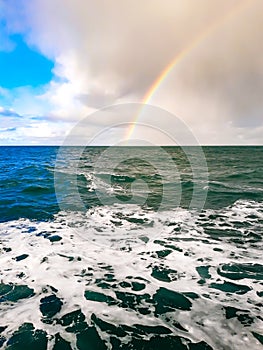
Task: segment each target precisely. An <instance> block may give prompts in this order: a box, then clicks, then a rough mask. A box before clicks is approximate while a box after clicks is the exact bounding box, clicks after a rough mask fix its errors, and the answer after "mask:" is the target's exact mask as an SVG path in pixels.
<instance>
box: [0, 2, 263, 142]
mask: <svg viewBox="0 0 263 350" xmlns="http://www.w3.org/2000/svg"><path fill="white" fill-rule="evenodd" d="M200 2H201V5H200V3H199V2H198V3H197V2H196V1H195V0H187V1H184V2H182V1H181V0H167V2H166V4H165V6H164V4H163V2H162V1H161V0H156V1H154V2H150V1H145V3H143V4H142V3H141V1H139V0H134V1H131V2H129V1H128V2H123V1H122V0H116V1H114V3H112V2H105V1H103V0H98V1H96V2H94V1H93V0H85V1H84V0H75V1H71V0H45V1H43V0H34V1H30V0H19V1H18V0H0V145H1V144H2V145H3V144H10V145H20V144H32V145H36V144H61V143H63V140H64V139H65V137H66V135H67V134H69V133H70V131H71V130H72V128H73V127H74V126H75V125H76V124H77V123H78V122H79V121H81V120H82V119H83V118H85V117H87V116H90V117H89V118H90V124H89V127H88V129H89V130H88V131H89V133H91V134H92V135H96V134H97V133H100V132H101V131H102V129H103V128H104V127H107V128H108V126H109V119H108V116H107V115H105V117H103V116H102V115H101V114H100V117H99V119H96V118H97V117H95V116H94V117H93V116H92V115H91V114H92V113H93V112H95V111H96V110H98V109H100V108H102V107H105V106H109V105H112V104H118V103H130V102H141V101H142V100H143V97H144V95H145V94H146V93H147V91H149V89H150V87H151V86H152V84H153V82H154V81H155V80H156V78H157V77H158V76H159V75H160V73H161V72H162V71H163V69H164V68H165V67H166V66H167V65H169V63H170V62H171V61H172V60H174V58H175V57H176V56H177V55H178V54H180V52H182V51H183V52H184V51H185V52H187V54H186V55H184V57H183V59H181V60H180V63H178V64H176V65H175V66H174V68H173V69H172V70H171V71H170V73H169V75H168V76H167V78H166V79H165V80H164V81H162V83H161V84H160V85H159V86H158V89H156V91H155V93H154V95H153V96H152V98H151V101H150V102H151V104H153V105H157V106H159V107H161V108H163V109H165V110H167V111H169V112H171V113H172V114H174V115H175V116H177V117H179V118H180V119H181V120H182V121H183V122H184V123H185V124H186V125H187V127H188V128H189V130H191V131H192V133H193V134H194V135H195V137H196V138H197V140H198V141H199V142H200V143H201V144H263V137H262V135H263V99H262V91H263V61H262V57H263V48H262V45H261V44H260V43H261V41H262V35H263V22H262V18H261V17H262V13H263V2H262V1H261V0H254V1H244V2H242V4H241V5H242V6H240V1H239V0H222V1H220V2H211V1H210V0H200ZM190 5H191V6H190ZM229 13H230V14H231V15H228V14H229ZM221 18H222V19H223V20H221ZM213 23H219V25H216V26H213ZM207 28H214V29H209V30H207ZM203 32H206V33H208V34H207V35H205V36H203V35H202V33H203ZM198 37H201V38H203V39H202V40H201V41H200V42H198V45H193V48H192V49H191V50H188V49H187V48H188V47H191V43H192V42H196V38H198ZM133 119H134V118H133ZM139 121H140V122H142V123H143V116H142V117H141V119H140V120H139ZM112 123H114V118H112ZM164 125H165V123H164ZM122 129H124V128H122ZM137 130H139V127H137V128H135V132H134V133H133V136H134V137H135V138H136V132H137ZM83 133H84V135H87V133H86V130H84V131H83ZM117 134H118V136H116V137H117V138H116V142H118V141H120V140H119V138H120V134H121V133H120V132H118V133H117ZM117 134H116V135H117ZM143 134H145V135H146V134H147V132H146V131H145V130H144V131H143V132H141V133H138V134H137V136H138V135H140V137H143V136H142V135H143ZM123 135H127V130H126V131H125V130H124V131H123ZM147 136H149V137H150V136H151V137H152V142H153V143H158V138H156V136H154V133H152V135H151V131H150V130H149V131H148V134H147ZM105 139H106V140H107V137H106V136H105ZM109 139H111V143H112V140H113V139H114V132H113V131H111V133H110V135H109Z"/></svg>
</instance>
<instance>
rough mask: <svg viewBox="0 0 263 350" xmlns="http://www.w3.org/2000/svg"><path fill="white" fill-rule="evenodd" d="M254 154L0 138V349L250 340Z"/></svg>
mask: <svg viewBox="0 0 263 350" xmlns="http://www.w3.org/2000/svg"><path fill="white" fill-rule="evenodd" d="M82 151H83V152H82ZM262 159H263V147H204V148H203V149H202V150H201V151H200V149H199V150H198V149H197V148H195V147H187V148H185V149H181V148H179V147H164V148H158V147H122V148H121V147H109V148H107V147H89V148H86V149H85V150H82V149H81V148H78V147H65V148H63V149H62V150H61V149H60V148H58V147H0V165H1V174H0V252H1V256H0V259H1V270H0V279H1V283H0V310H1V321H0V347H1V346H2V347H3V348H7V349H47V348H48V349H159V348H160V347H163V348H165V349H166V348H167V349H224V350H225V349H246V348H247V347H248V346H250V348H251V349H261V348H262V344H263V318H262V307H263V303H262V298H263V263H262V229H263V166H262Z"/></svg>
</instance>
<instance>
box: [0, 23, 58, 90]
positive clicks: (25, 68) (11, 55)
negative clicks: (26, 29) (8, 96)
mask: <svg viewBox="0 0 263 350" xmlns="http://www.w3.org/2000/svg"><path fill="white" fill-rule="evenodd" d="M2 26H3V24H2ZM0 30H3V28H1V27H0ZM9 42H10V44H11V45H10V44H9V45H10V47H9V48H8V49H7V50H4V49H2V51H0V67H1V76H0V86H1V87H2V88H6V89H10V90H11V89H14V88H17V87H21V86H32V87H38V86H39V85H44V84H47V83H49V82H50V81H51V79H52V77H53V73H52V70H53V68H54V62H53V61H51V60H49V59H48V58H47V57H45V56H44V55H42V54H41V53H40V52H38V51H37V49H36V48H34V47H29V46H28V45H27V43H26V42H25V41H24V38H23V36H22V35H19V34H15V35H11V36H9Z"/></svg>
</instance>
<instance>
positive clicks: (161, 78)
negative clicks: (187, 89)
mask: <svg viewBox="0 0 263 350" xmlns="http://www.w3.org/2000/svg"><path fill="white" fill-rule="evenodd" d="M252 2H253V0H243V1H241V2H239V3H238V4H237V5H235V6H233V7H232V8H231V9H230V10H229V11H228V12H227V13H225V14H224V15H223V16H220V17H219V18H218V19H217V20H216V21H214V22H213V23H211V24H210V25H209V26H207V27H206V28H205V29H204V30H203V31H201V33H199V34H198V35H197V36H196V37H195V38H194V39H193V40H192V41H191V42H190V43H189V44H188V45H187V46H185V47H184V48H183V49H182V50H181V51H180V52H179V53H178V54H177V55H176V56H175V58H174V59H173V60H172V61H171V62H170V63H169V64H168V65H167V66H166V67H165V68H164V69H163V70H162V72H161V73H160V74H159V75H158V77H157V78H156V79H155V80H154V82H153V84H152V85H151V86H150V88H149V89H148V91H147V92H146V94H145V96H144V97H143V100H142V104H143V105H145V104H149V102H150V100H151V98H152V97H153V95H154V93H155V92H156V91H157V89H158V88H159V87H160V85H161V83H162V82H163V81H164V80H165V78H166V77H167V76H168V75H169V73H170V72H171V71H172V69H173V68H174V67H175V66H176V65H177V64H178V63H180V62H181V61H182V60H183V58H185V57H186V56H187V55H188V54H189V53H190V52H191V51H192V50H193V49H194V48H196V47H197V46H198V45H199V44H200V43H201V42H203V41H204V40H205V39H206V38H207V37H208V36H210V35H211V34H213V33H214V32H215V31H216V30H217V29H218V28H219V27H220V26H222V25H223V24H224V23H225V22H226V21H228V20H230V19H231V18H232V17H234V16H236V15H237V14H238V13H239V12H240V11H242V10H244V9H245V8H246V7H247V6H248V5H250V4H251V3H252ZM142 109H143V107H142V108H141V109H140V110H139V113H137V114H136V116H135V118H134V120H133V121H132V122H131V124H130V126H129V128H128V132H127V134H126V137H125V139H126V140H129V139H130V138H131V136H132V134H133V131H134V129H135V126H136V124H137V123H138V119H139V118H140V114H141V111H142Z"/></svg>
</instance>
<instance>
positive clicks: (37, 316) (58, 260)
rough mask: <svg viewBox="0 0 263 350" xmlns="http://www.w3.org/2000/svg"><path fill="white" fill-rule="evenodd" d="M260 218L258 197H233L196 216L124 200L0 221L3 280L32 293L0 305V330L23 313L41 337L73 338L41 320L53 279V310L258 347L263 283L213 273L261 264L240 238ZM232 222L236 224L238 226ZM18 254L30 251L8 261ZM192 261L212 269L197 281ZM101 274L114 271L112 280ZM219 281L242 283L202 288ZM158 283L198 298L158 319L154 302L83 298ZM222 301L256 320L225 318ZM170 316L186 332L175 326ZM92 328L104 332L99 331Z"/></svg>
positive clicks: (256, 251)
mask: <svg viewBox="0 0 263 350" xmlns="http://www.w3.org/2000/svg"><path fill="white" fill-rule="evenodd" d="M262 220H263V204H262V203H256V202H248V201H238V202H236V203H235V204H234V205H233V206H231V207H229V208H225V209H221V210H207V211H203V213H202V215H201V216H200V214H199V213H196V212H189V211H187V210H183V209H178V210H171V211H167V212H159V213H153V212H147V211H144V210H141V209H139V207H136V206H132V205H129V206H127V207H126V208H120V207H119V206H114V207H111V208H110V207H105V206H104V207H101V208H99V207H98V208H95V209H90V210H89V211H88V212H87V213H66V212H61V213H59V214H58V215H57V216H56V217H55V218H54V221H48V222H35V221H30V220H26V219H20V220H16V221H10V222H5V223H0V249H1V255H0V266H1V271H0V279H1V281H2V283H5V284H9V283H13V284H16V285H27V286H28V287H30V288H33V289H34V291H35V295H34V296H33V297H31V298H28V299H21V300H19V301H18V302H15V303H13V302H1V303H0V310H1V325H8V328H7V329H6V330H5V331H4V332H3V334H4V335H5V336H6V337H7V338H8V337H10V335H11V334H12V333H13V332H14V331H15V330H16V329H17V328H18V327H19V326H20V325H21V324H23V323H24V322H25V321H26V322H32V323H33V324H34V326H35V327H36V328H38V329H45V330H46V331H47V333H48V334H49V335H54V334H56V333H57V332H59V333H60V334H61V335H62V336H63V337H64V339H66V340H68V341H71V342H72V344H74V343H75V335H74V334H69V333H67V332H66V331H65V329H64V327H62V326H61V325H59V324H57V323H53V324H46V323H43V322H42V320H41V319H42V314H41V312H40V310H39V305H40V299H41V298H43V297H44V296H47V295H50V294H54V292H52V289H51V287H50V286H52V287H53V288H55V289H57V290H58V291H57V292H55V294H56V296H57V297H58V298H60V299H61V300H62V301H63V306H62V309H61V311H60V312H59V313H58V314H57V315H56V316H55V318H60V317H61V316H62V315H65V314H66V313H68V312H71V311H74V310H77V309H81V311H82V312H83V313H84V314H85V316H86V320H87V322H88V323H90V322H91V321H90V316H91V314H92V313H95V314H96V315H97V316H98V317H100V318H102V319H104V320H105V321H107V322H110V323H113V324H126V325H130V326H132V325H134V324H144V325H152V326H153V325H165V326H166V327H168V328H170V329H171V331H172V332H173V333H174V334H177V335H181V336H184V337H187V338H189V339H191V340H192V341H195V342H197V341H200V340H204V341H206V342H207V343H208V344H210V345H211V346H212V347H214V348H215V349H220V348H223V349H227V348H231V349H238V350H240V349H246V348H247V346H248V344H249V345H250V347H251V348H253V349H255V350H257V349H260V348H261V346H260V345H259V342H258V341H257V340H256V339H255V338H254V337H253V336H252V334H251V330H253V331H255V332H259V333H262V327H263V322H262V319H260V314H261V311H260V308H259V307H258V304H259V303H260V302H261V299H262V298H259V296H258V294H257V292H258V293H259V292H260V291H262V284H261V283H260V281H258V280H255V279H251V278H250V279H249V278H246V279H242V280H237V281H233V280H229V279H228V278H223V277H222V276H220V275H218V273H217V269H218V266H219V265H220V264H229V263H233V262H235V263H242V264H245V263H249V264H252V263H257V264H260V263H262V250H261V245H262V241H261V240H260V239H259V240H258V241H253V242H251V241H250V240H249V239H247V238H246V237H247V230H248V229H249V230H250V232H251V231H253V229H254V228H257V230H258V231H259V229H261V232H262V228H263V221H262ZM237 223H239V224H240V223H244V225H243V226H242V225H239V226H238V228H237V226H236V224H237ZM209 225H213V226H209ZM206 227H211V228H212V229H220V230H222V232H224V231H225V232H227V231H229V230H230V229H231V230H235V231H238V232H239V233H240V235H239V238H240V239H243V241H244V242H243V244H239V243H237V242H236V241H235V238H236V236H235V235H232V236H231V232H230V233H229V234H228V235H227V234H226V235H223V236H222V237H219V238H220V239H216V237H213V236H212V235H211V234H209V233H207V231H206V230H205V228H206ZM48 234H49V235H50V236H49V238H50V237H51V236H54V235H59V236H60V237H61V238H62V239H61V240H60V241H56V242H50V240H49V239H48V237H47V235H48ZM45 236H46V238H45ZM146 238H147V239H146ZM7 248H11V250H10V251H9V249H7ZM22 254H28V257H27V258H26V259H23V260H21V261H16V260H15V258H16V257H18V256H20V255H22ZM162 254H163V256H162ZM166 254H167V255H166ZM198 266H206V267H208V269H209V274H210V275H211V277H210V278H204V282H203V283H200V280H201V277H200V276H199V274H198V272H197V270H196V267H198ZM154 271H155V272H156V271H157V272H159V275H158V273H157V274H156V273H155V272H154ZM107 274H110V275H112V278H113V281H111V280H110V277H109V276H108V277H107ZM127 277H128V278H127ZM107 278H108V279H107ZM99 279H101V281H106V283H108V284H109V285H110V286H112V287H110V288H109V289H102V288H101V287H100V286H99V285H98V284H99V282H98V280H99ZM169 280H170V281H169ZM123 281H126V282H132V281H133V282H134V281H135V282H136V281H137V282H139V283H145V288H144V289H143V290H141V291H134V290H133V289H132V288H124V287H123V286H122V285H120V283H121V282H123ZM223 281H229V282H231V283H236V284H240V285H245V286H247V287H249V288H250V290H249V291H248V292H247V293H244V294H235V293H226V292H224V291H222V290H218V289H214V288H211V286H210V285H211V284H212V283H217V284H220V283H223ZM113 285H115V286H114V287H113ZM160 287H164V288H167V289H169V290H173V291H177V292H181V293H182V292H194V293H196V294H198V296H199V298H197V299H193V300H192V299H189V300H191V302H192V304H193V305H192V309H191V310H190V311H182V310H176V311H175V312H173V313H170V314H169V317H167V318H165V317H163V316H161V317H156V316H155V315H154V313H153V310H154V307H153V306H152V307H150V308H149V310H150V311H151V313H150V314H148V315H142V314H140V313H139V312H138V310H137V309H136V308H135V309H124V308H122V307H120V306H119V305H118V304H116V305H111V306H109V305H107V304H106V303H105V302H96V301H89V300H86V299H85V297H84V293H85V291H86V290H91V291H95V292H99V293H103V294H105V295H108V296H111V297H112V298H113V299H115V300H117V297H116V294H115V291H122V292H128V293H133V294H144V293H148V294H150V296H153V295H154V293H155V292H156V291H157V290H158V289H159V288H160ZM45 289H46V292H45ZM222 305H224V306H231V307H235V308H237V309H241V310H248V311H249V313H250V315H252V316H253V320H254V322H253V323H252V324H250V325H247V326H246V327H245V326H244V325H243V324H241V323H240V322H239V321H238V320H237V319H236V318H231V319H226V317H225V311H224V310H223V308H222ZM142 306H143V302H142ZM144 307H149V305H147V304H145V305H144ZM175 320H176V321H178V322H180V324H181V325H182V326H183V327H185V328H186V329H187V330H188V332H187V333H186V332H183V331H180V330H178V329H177V328H176V327H174V325H173V322H174V321H175ZM100 334H101V336H102V337H104V338H105V339H106V340H107V339H109V338H108V335H107V334H106V333H105V332H100ZM233 334H235V336H233ZM51 344H52V342H50V344H49V348H50V349H51Z"/></svg>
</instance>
